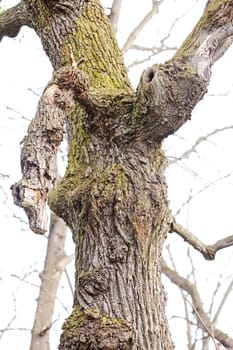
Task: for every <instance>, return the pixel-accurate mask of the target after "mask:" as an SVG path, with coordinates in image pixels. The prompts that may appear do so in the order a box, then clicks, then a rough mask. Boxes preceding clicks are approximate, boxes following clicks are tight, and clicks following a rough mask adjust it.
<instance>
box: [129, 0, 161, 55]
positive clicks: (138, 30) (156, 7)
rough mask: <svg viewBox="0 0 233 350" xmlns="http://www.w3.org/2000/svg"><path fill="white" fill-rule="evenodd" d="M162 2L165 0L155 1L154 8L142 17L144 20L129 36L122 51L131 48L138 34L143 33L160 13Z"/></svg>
mask: <svg viewBox="0 0 233 350" xmlns="http://www.w3.org/2000/svg"><path fill="white" fill-rule="evenodd" d="M162 2H163V0H161V1H156V2H155V3H153V5H152V9H151V10H150V11H149V12H148V13H147V14H146V16H145V17H144V18H143V19H142V21H141V22H140V23H139V24H138V25H137V26H136V27H135V28H134V30H133V31H132V33H131V34H130V35H129V36H128V38H127V40H126V42H125V44H124V46H123V48H122V51H123V53H124V54H125V53H126V52H127V51H129V49H130V48H131V46H132V45H133V43H134V42H135V40H136V38H137V36H138V35H139V34H140V33H141V31H142V29H143V28H144V27H145V26H146V25H147V23H149V21H150V20H151V19H152V18H153V17H154V16H155V15H156V14H157V13H158V10H159V6H160V5H161V3H162Z"/></svg>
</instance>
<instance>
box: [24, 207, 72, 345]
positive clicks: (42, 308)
mask: <svg viewBox="0 0 233 350" xmlns="http://www.w3.org/2000/svg"><path fill="white" fill-rule="evenodd" d="M66 232H67V228H66V225H65V223H64V221H63V220H62V219H60V218H58V217H57V216H56V215H55V214H53V213H51V220H50V229H49V236H48V246H47V254H46V259H45V264H44V269H43V272H42V274H41V286H40V294H39V297H38V301H37V310H36V313H35V318H34V325H33V329H32V338H31V346H30V350H40V349H44V350H49V349H50V346H49V331H50V328H51V327H52V316H53V311H54V304H55V300H56V294H57V288H58V285H59V282H60V279H61V276H62V273H63V271H64V269H65V267H66V266H67V265H65V264H64V263H63V264H61V261H63V262H65V258H66V255H65V252H64V246H65V239H66ZM69 261H70V259H68V260H67V261H66V262H67V263H68V262H69Z"/></svg>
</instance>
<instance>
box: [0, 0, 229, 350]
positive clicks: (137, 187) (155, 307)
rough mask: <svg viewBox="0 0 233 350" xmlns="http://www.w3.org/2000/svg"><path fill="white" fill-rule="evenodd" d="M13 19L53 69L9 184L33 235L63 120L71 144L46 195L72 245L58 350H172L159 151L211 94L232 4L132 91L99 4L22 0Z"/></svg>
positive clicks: (205, 20)
mask: <svg viewBox="0 0 233 350" xmlns="http://www.w3.org/2000/svg"><path fill="white" fill-rule="evenodd" d="M15 11H16V13H17V15H18V17H17V18H18V21H16V23H14V25H15V30H13V32H14V33H15V32H17V30H18V28H19V27H20V24H21V23H23V24H25V23H26V24H27V25H29V26H31V27H32V28H34V30H35V31H36V32H37V33H38V35H39V36H40V38H41V41H42V44H43V46H44V49H45V51H46V53H47V54H48V56H49V58H50V60H51V62H52V64H53V67H54V75H53V78H52V80H51V82H50V83H49V84H48V86H47V87H46V89H45V91H44V94H43V96H42V98H41V101H40V104H39V108H38V112H37V115H36V121H35V120H34V122H32V124H31V126H30V127H29V134H28V136H27V137H26V138H25V140H24V147H23V152H22V159H21V161H22V172H23V179H22V180H21V181H20V182H18V183H17V184H15V185H14V186H13V195H14V198H15V202H16V203H17V204H19V205H21V206H22V207H24V209H25V211H26V212H27V214H28V216H29V222H30V225H31V228H32V229H33V230H34V231H35V232H37V233H43V232H44V231H45V224H46V219H45V218H44V208H45V202H46V200H47V198H48V193H49V191H50V189H51V186H52V185H53V183H54V181H55V177H56V169H55V166H54V164H55V159H56V151H57V147H58V144H59V142H60V140H61V138H62V132H63V124H64V122H65V120H67V129H68V134H69V140H70V149H69V161H68V166H67V170H66V173H65V176H64V178H63V179H62V180H61V182H60V183H59V184H58V185H57V186H56V188H55V189H53V190H52V191H51V193H50V196H49V204H50V207H51V209H52V210H53V211H54V212H55V213H56V214H57V215H58V216H60V217H62V218H63V219H64V220H65V222H66V223H67V225H68V226H69V227H70V228H71V230H72V234H73V238H74V242H75V245H76V261H75V265H76V276H75V278H76V280H75V298H74V308H73V312H72V314H71V315H70V317H69V318H68V319H67V320H66V322H65V324H64V326H63V334H62V336H61V342H60V346H59V349H61V350H63V349H73V350H74V349H105V350H107V349H112V350H113V349H122V350H123V349H125V350H126V349H133V350H136V349H138V350H139V349H145V350H152V349H153V350H155V349H160V350H162V349H164V350H165V349H166V350H169V349H173V344H172V341H171V338H170V333H169V329H168V325H167V321H166V316H165V294H164V290H163V286H162V284H161V271H160V257H161V251H162V247H163V243H164V240H165V239H166V235H167V232H168V231H169V228H170V225H171V215H170V211H169V207H168V201H167V195H166V182H165V178H164V170H165V166H166V160H165V157H164V154H163V152H162V150H161V142H162V140H163V139H164V138H165V137H167V136H168V135H170V134H172V133H174V132H175V131H176V130H177V129H178V128H179V127H180V126H181V125H182V124H184V123H185V122H186V121H187V120H188V119H190V116H191V112H192V109H193V108H194V106H195V105H196V103H197V102H198V101H199V100H200V99H201V98H202V97H203V95H204V93H205V92H206V89H207V85H208V80H209V77H210V69H211V65H212V64H213V63H214V62H215V60H216V59H218V58H219V57H220V56H221V55H222V54H223V53H224V52H225V50H226V49H227V47H228V46H229V45H230V43H231V41H232V34H233V30H232V25H230V24H231V23H232V19H233V2H232V1H220V0H218V1H217V0H215V1H212V3H211V4H210V5H209V6H208V8H207V9H206V11H205V14H204V15H203V17H202V19H201V20H200V22H199V23H198V25H197V27H196V28H195V29H194V31H193V32H192V33H191V35H190V37H189V38H188V39H187V40H186V41H185V43H184V44H183V46H182V47H181V49H180V50H179V51H178V52H177V54H176V56H175V57H174V58H173V59H172V60H171V61H169V62H167V63H165V64H164V65H155V66H153V67H151V68H149V69H147V70H146V71H145V72H144V73H143V75H142V77H141V81H140V84H139V86H138V89H137V92H134V91H133V89H132V88H131V86H130V83H129V81H128V78H127V74H126V69H125V66H124V63H123V59H122V55H121V52H120V50H119V48H118V46H117V44H116V41H115V39H114V37H113V34H112V31H111V28H110V24H109V22H108V19H107V17H106V16H105V14H104V11H103V9H102V7H101V5H100V3H99V0H75V1H71V0H58V1H56V2H55V1H52V0H38V1H35V0H24V1H22V2H21V3H20V5H19V6H18V7H17V8H16V9H15ZM9 17H10V13H9ZM3 20H4V21H3V23H2V28H3V29H2V33H3V35H5V33H6V32H7V28H8V27H9V21H10V19H9V18H7V14H6V15H5V17H4V18H3ZM228 24H229V25H228ZM0 27H1V26H0ZM11 33H12V30H11V32H10V34H11ZM42 216H43V220H41V217H42Z"/></svg>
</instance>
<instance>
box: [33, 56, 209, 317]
mask: <svg viewBox="0 0 233 350" xmlns="http://www.w3.org/2000/svg"><path fill="white" fill-rule="evenodd" d="M70 53H71V54H70V57H71V59H70V61H71V63H75V60H73V62H72V50H70ZM201 54H202V53H201ZM198 58H199V57H198ZM202 58H203V57H202ZM198 63H200V62H198ZM201 63H203V62H201ZM182 64H183V62H182ZM195 64H196V62H195ZM197 66H198V65H197ZM201 66H203V65H202V64H201ZM202 68H203V67H202ZM152 73H153V70H152V71H149V72H148V74H152ZM199 73H200V72H199ZM205 73H206V72H205ZM152 78H153V77H152ZM182 79H183V78H182ZM152 86H153V85H152ZM50 87H51V86H50ZM91 98H92V97H91ZM94 98H96V96H94ZM62 102H63V101H59V103H62ZM89 102H91V103H92V100H90V101H89ZM94 102H95V103H96V101H94ZM97 102H98V101H97ZM117 102H118V101H117ZM124 102H125V101H124ZM127 102H128V101H127ZM118 103H119V102H118ZM97 107H98V108H99V106H97ZM117 107H118V106H117ZM127 107H128V106H127ZM42 108H43V102H42ZM101 108H104V106H101ZM143 128H144V125H143ZM141 132H142V131H141ZM141 136H142V137H143V135H141ZM121 141H122V140H121ZM137 142H138V141H137ZM159 154H160V152H159ZM145 164H146V163H145ZM121 171H122V169H121ZM148 221H149V220H148ZM136 223H137V222H136ZM127 224H128V223H127ZM131 224H132V227H134V226H133V223H131ZM113 226H114V225H113ZM115 226H116V227H115V228H116V230H117V231H118V233H120V235H121V230H122V229H121V227H120V226H119V227H118V226H117V225H116V223H115ZM126 226H127V225H126ZM174 227H175V225H173V228H174ZM37 229H38V228H36V230H37ZM176 229H177V228H176ZM137 230H139V228H137ZM139 231H140V230H139ZM123 232H124V231H123ZM140 232H141V231H140ZM123 237H124V236H123ZM128 243H129V242H128ZM89 316H90V315H89ZM91 316H93V315H91ZM94 319H95V318H94ZM97 320H98V317H97Z"/></svg>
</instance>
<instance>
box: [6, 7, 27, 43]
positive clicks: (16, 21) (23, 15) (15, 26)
mask: <svg viewBox="0 0 233 350" xmlns="http://www.w3.org/2000/svg"><path fill="white" fill-rule="evenodd" d="M23 25H29V21H28V18H27V12H26V10H25V7H24V4H23V3H22V2H20V3H19V4H17V5H16V6H14V7H12V8H10V9H9V10H6V11H4V12H3V13H1V15H0V41H1V40H2V38H3V37H4V36H9V37H11V38H13V37H15V36H16V35H17V34H18V32H19V31H20V28H21V27H22V26H23Z"/></svg>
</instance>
